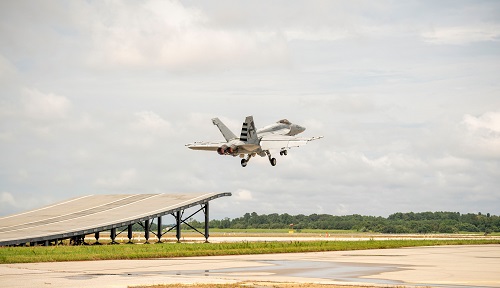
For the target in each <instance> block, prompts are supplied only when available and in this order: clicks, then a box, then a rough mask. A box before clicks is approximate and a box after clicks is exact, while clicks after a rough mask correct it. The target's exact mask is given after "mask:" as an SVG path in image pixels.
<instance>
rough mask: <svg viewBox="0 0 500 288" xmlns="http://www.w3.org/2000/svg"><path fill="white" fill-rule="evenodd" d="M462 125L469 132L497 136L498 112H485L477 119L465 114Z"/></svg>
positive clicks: (498, 130)
mask: <svg viewBox="0 0 500 288" xmlns="http://www.w3.org/2000/svg"><path fill="white" fill-rule="evenodd" d="M463 123H464V124H465V125H466V126H467V128H468V129H469V130H471V131H484V132H486V133H487V134H497V133H500V112H486V113H484V114H483V115H481V116H479V117H475V116H472V115H469V114H466V115H464V118H463ZM496 136H499V135H496Z"/></svg>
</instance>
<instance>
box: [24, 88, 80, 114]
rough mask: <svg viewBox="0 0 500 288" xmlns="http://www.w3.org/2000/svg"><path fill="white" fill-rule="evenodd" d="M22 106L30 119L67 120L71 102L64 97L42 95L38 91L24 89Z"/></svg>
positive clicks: (48, 94)
mask: <svg viewBox="0 0 500 288" xmlns="http://www.w3.org/2000/svg"><path fill="white" fill-rule="evenodd" d="M23 92H24V93H23V94H24V98H23V101H22V105H23V108H24V112H25V115H26V116H27V117H29V118H34V119H40V120H49V119H62V118H66V117H67V115H68V112H69V109H70V108H71V102H70V101H69V100H68V99H67V98H66V97H64V96H59V95H56V94H53V93H42V92H40V91H38V90H37V89H28V88H26V89H24V91H23Z"/></svg>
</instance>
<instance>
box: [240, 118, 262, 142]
mask: <svg viewBox="0 0 500 288" xmlns="http://www.w3.org/2000/svg"><path fill="white" fill-rule="evenodd" d="M240 141H243V142H246V143H248V144H258V143H259V139H258V137H257V130H256V129H255V124H254V123H253V116H248V117H247V118H245V122H243V126H241V134H240Z"/></svg>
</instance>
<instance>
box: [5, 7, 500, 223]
mask: <svg viewBox="0 0 500 288" xmlns="http://www.w3.org/2000/svg"><path fill="white" fill-rule="evenodd" d="M248 115H253V116H254V119H255V124H256V126H257V127H262V126H265V125H267V124H270V123H273V122H275V121H277V120H279V119H283V118H287V119H289V120H290V121H291V122H294V123H298V124H300V125H303V126H305V127H306V128H307V130H306V131H305V132H304V133H303V135H304V136H320V135H322V136H324V139H322V140H319V141H314V142H311V143H309V144H308V145H306V146H304V147H301V148H299V149H292V150H290V151H289V155H288V156H286V157H280V156H279V155H276V156H277V157H276V158H277V160H278V165H277V166H276V167H272V166H271V165H270V164H269V162H268V160H267V158H260V157H257V158H254V159H252V161H250V163H249V165H248V166H247V167H246V168H242V167H241V166H240V163H239V158H233V157H229V156H225V157H222V156H219V155H218V154H217V153H215V152H212V153H210V152H203V151H191V150H189V149H187V148H186V147H185V146H184V145H185V144H186V143H190V142H193V141H200V140H222V139H223V138H222V136H221V135H220V133H219V131H218V130H217V128H216V127H215V126H213V125H212V123H211V120H210V119H211V118H213V117H219V118H220V119H222V120H223V121H224V122H225V123H226V124H227V126H229V127H230V128H231V129H232V130H233V131H234V132H235V133H236V134H238V133H239V130H240V129H241V123H242V121H243V120H244V118H245V116H248ZM276 154H277V153H276ZM205 191H206V192H232V193H233V196H232V197H225V198H221V199H217V200H215V201H213V202H212V206H211V208H212V209H211V217H212V218H215V219H222V218H224V217H230V218H235V217H239V216H242V215H243V214H244V213H246V212H249V213H251V212H254V211H255V212H257V213H259V214H270V213H285V212H286V213H289V214H306V215H308V214H312V213H327V214H333V215H346V214H362V215H376V216H378V215H380V216H388V215H389V214H391V213H394V212H410V211H413V212H421V211H456V212H461V213H469V212H474V213H477V212H483V213H487V212H489V213H492V214H496V215H498V214H500V2H498V1H477V0H474V1H404V2H401V1H273V2H271V3H269V1H229V0H228V1H210V2H207V1H154V0H153V1H1V2H0V215H7V214H11V213H17V212H21V211H24V210H27V209H33V208H36V207H40V206H43V205H47V204H50V203H53V202H55V201H62V200H65V199H68V198H72V197H77V196H82V195H88V194H119V193H163V192H168V193H189V192H205Z"/></svg>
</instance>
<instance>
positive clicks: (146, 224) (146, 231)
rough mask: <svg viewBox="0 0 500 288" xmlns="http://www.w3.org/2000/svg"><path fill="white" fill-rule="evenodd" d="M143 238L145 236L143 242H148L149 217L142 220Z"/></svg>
mask: <svg viewBox="0 0 500 288" xmlns="http://www.w3.org/2000/svg"><path fill="white" fill-rule="evenodd" d="M144 238H146V242H144V244H149V219H147V220H146V221H144Z"/></svg>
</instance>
